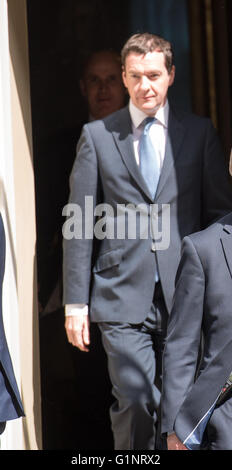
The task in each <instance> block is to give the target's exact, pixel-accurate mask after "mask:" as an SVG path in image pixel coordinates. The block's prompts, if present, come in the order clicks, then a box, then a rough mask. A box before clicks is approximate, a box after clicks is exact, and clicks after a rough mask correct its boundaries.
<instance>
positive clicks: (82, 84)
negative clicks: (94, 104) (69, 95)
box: [79, 78, 86, 96]
mask: <svg viewBox="0 0 232 470" xmlns="http://www.w3.org/2000/svg"><path fill="white" fill-rule="evenodd" d="M79 85H80V90H81V93H82V95H83V96H86V88H85V82H84V80H83V79H82V78H81V79H80V81H79Z"/></svg>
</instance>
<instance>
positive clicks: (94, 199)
mask: <svg viewBox="0 0 232 470" xmlns="http://www.w3.org/2000/svg"><path fill="white" fill-rule="evenodd" d="M122 64H123V80H124V84H125V86H126V87H127V89H128V92H129V95H130V102H129V106H128V107H126V108H124V109H122V110H120V111H118V112H116V113H114V114H112V115H110V116H109V117H107V118H105V119H103V120H98V121H96V122H94V123H90V124H87V125H86V126H84V129H83V132H82V135H81V138H80V141H79V145H78V149H77V158H76V161H75V163H74V167H73V170H72V174H71V180H70V181H71V193H70V199H69V202H70V204H71V205H69V206H67V207H66V209H65V213H66V215H68V216H71V217H68V219H67V221H66V222H65V225H64V230H63V234H64V270H63V274H64V304H65V305H66V315H67V318H66V331H67V335H68V339H69V341H70V342H71V343H72V344H73V345H75V346H77V347H79V348H80V349H81V350H83V351H88V346H89V342H90V337H89V318H90V319H91V321H93V322H97V323H98V325H99V328H100V330H101V333H102V341H103V345H104V348H105V351H106V353H107V357H108V368H109V375H110V378H111V382H112V392H113V395H114V397H115V402H114V404H113V405H112V407H111V410H110V413H111V421H112V429H113V433H114V441H115V449H154V447H155V445H156V446H157V447H158V446H161V444H160V443H159V442H158V441H157V442H156V436H159V430H158V432H156V429H157V428H158V427H159V419H158V413H159V404H160V390H161V372H162V370H161V369H162V368H161V363H162V352H163V348H164V341H165V336H166V324H167V319H168V313H169V311H170V309H171V304H172V297H173V293H174V280H175V275H176V270H177V267H178V263H179V259H180V247H181V240H182V238H183V237H184V236H185V235H187V234H189V233H192V232H194V231H197V230H200V229H202V228H204V227H205V226H206V225H207V224H209V223H210V222H211V221H212V220H214V219H217V218H219V217H220V216H223V215H224V214H226V213H227V212H229V211H230V210H231V206H232V193H231V187H230V185H229V181H228V172H227V170H226V168H225V164H224V161H223V156H222V153H221V149H220V145H219V142H218V138H217V136H216V133H215V131H214V129H213V126H212V124H211V122H210V120H208V119H204V118H199V117H196V116H194V115H188V114H185V113H181V112H177V111H176V110H173V109H172V108H171V106H169V103H168V100H167V92H168V88H169V87H170V86H171V85H172V83H173V81H174V76H175V67H174V65H173V58H172V50H171V45H170V43H169V42H167V41H165V40H164V39H162V38H159V37H157V36H155V35H151V34H148V33H144V34H136V35H134V36H132V37H131V38H130V39H129V40H128V41H127V43H126V44H125V46H124V48H123V50H122ZM147 118H151V119H148V120H147ZM86 196H88V198H87V197H86ZM90 202H91V203H90ZM102 203H103V204H104V206H99V204H102ZM88 204H89V206H91V204H92V207H93V208H96V210H94V211H93V212H94V214H95V216H96V217H99V216H100V214H101V213H102V214H103V210H105V212H106V213H107V217H108V218H107V217H106V218H104V217H103V220H101V221H100V222H101V223H102V224H103V223H104V222H105V224H106V233H105V234H101V233H100V230H99V224H98V223H99V220H98V219H97V221H96V225H95V226H94V220H93V216H91V210H90V207H88ZM129 207H130V209H131V208H132V207H134V213H133V215H135V216H136V213H137V209H138V208H140V209H141V213H140V215H141V219H142V235H141V232H140V229H141V225H139V224H140V222H141V221H140V220H139V218H138V217H135V218H134V221H135V222H134V231H133V233H132V234H131V232H130V230H129V229H128V231H127V230H125V234H123V229H122V230H121V228H122V227H121V222H122V219H123V217H122V212H120V210H121V211H123V208H127V209H129ZM104 208H105V209H104ZM151 208H152V209H154V210H152V213H151V212H150V209H151ZM109 209H111V210H109ZM119 209H120V210H119ZM131 210H132V209H131ZM80 211H81V214H82V217H81V216H80ZM143 211H144V212H143ZM146 211H147V212H146ZM132 212H133V210H132ZM142 212H143V214H142ZM75 213H76V215H77V217H75ZM144 213H147V217H148V219H149V221H150V220H151V219H152V223H151V226H152V229H151V230H150V231H149V233H148V234H147V236H145V235H144V232H145V225H146V217H143V216H144ZM73 214H74V215H73ZM129 216H130V214H129V215H128V219H129ZM82 221H84V222H85V229H86V233H87V235H85V234H84V236H81V233H80V232H81V229H83V227H82V225H81V224H82ZM107 222H108V223H107ZM158 222H159V223H161V225H162V222H163V225H165V228H164V229H163V237H161V238H164V239H165V238H166V236H167V239H168V238H169V237H168V234H169V224H170V241H169V243H167V244H166V246H165V249H164V246H161V245H162V240H161V244H160V240H159V239H158V237H157V236H156V235H155V232H156V231H157V232H158V230H157V227H158V225H157V223H158ZM112 226H113V228H112ZM90 227H92V232H91V231H90V230H89V229H90ZM120 227H121V228H120ZM118 228H119V230H118ZM127 228H128V227H127ZM72 231H73V232H72ZM93 231H94V233H95V239H94V237H93V236H92V235H91V233H93ZM116 232H117V235H116V236H115V233H116ZM124 235H125V236H124ZM96 239H97V240H96ZM93 386H94V384H93Z"/></svg>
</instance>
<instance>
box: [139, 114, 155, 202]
mask: <svg viewBox="0 0 232 470" xmlns="http://www.w3.org/2000/svg"><path fill="white" fill-rule="evenodd" d="M155 120H156V118H151V117H148V118H146V119H145V127H144V130H143V134H142V136H141V138H140V143H139V156H140V169H141V172H142V175H143V178H144V180H145V181H146V184H147V187H148V189H149V191H150V193H151V196H152V199H154V198H155V193H156V190H157V186H158V181H159V177H160V170H159V166H158V161H157V155H156V152H155V149H154V147H153V145H152V142H151V139H150V137H149V129H150V127H151V126H152V124H153V123H154V122H155Z"/></svg>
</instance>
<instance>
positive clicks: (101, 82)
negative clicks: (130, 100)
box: [99, 80, 109, 91]
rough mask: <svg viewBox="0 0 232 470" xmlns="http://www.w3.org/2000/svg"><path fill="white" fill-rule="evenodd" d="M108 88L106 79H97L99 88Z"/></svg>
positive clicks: (103, 89)
mask: <svg viewBox="0 0 232 470" xmlns="http://www.w3.org/2000/svg"><path fill="white" fill-rule="evenodd" d="M108 88H109V83H108V80H99V90H100V91H106V90H107V89H108Z"/></svg>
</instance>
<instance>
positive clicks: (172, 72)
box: [169, 65, 176, 86]
mask: <svg viewBox="0 0 232 470" xmlns="http://www.w3.org/2000/svg"><path fill="white" fill-rule="evenodd" d="M175 74H176V67H175V65H173V66H172V69H171V72H170V74H169V86H172V84H173V82H174V80H175Z"/></svg>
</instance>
